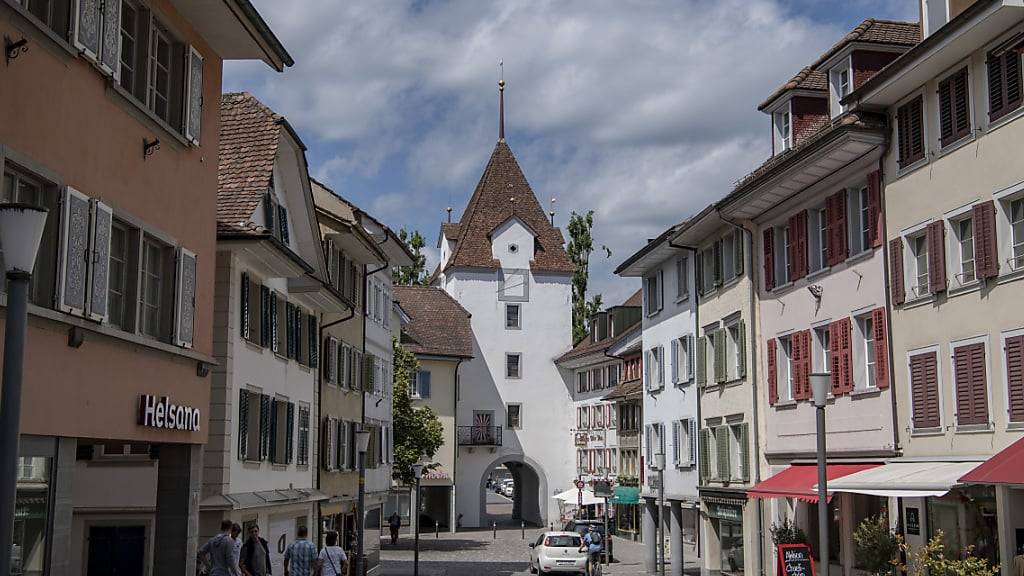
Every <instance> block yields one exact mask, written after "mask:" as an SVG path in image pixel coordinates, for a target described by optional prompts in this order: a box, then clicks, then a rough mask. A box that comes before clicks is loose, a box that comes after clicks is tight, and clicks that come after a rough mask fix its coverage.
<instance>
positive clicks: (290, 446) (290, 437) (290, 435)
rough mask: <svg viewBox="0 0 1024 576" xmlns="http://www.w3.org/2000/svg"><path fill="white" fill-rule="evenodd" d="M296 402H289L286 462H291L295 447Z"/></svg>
mask: <svg viewBox="0 0 1024 576" xmlns="http://www.w3.org/2000/svg"><path fill="white" fill-rule="evenodd" d="M294 442H295V403H293V402H289V403H288V431H287V433H286V434H285V448H284V463H285V464H291V463H292V456H294V452H295V448H294Z"/></svg>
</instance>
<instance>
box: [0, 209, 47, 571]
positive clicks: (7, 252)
mask: <svg viewBox="0 0 1024 576" xmlns="http://www.w3.org/2000/svg"><path fill="white" fill-rule="evenodd" d="M46 214H47V212H46V209H45V208H40V207H38V206H32V205H29V204H0V249H2V250H3V257H4V272H5V273H6V275H7V281H8V286H7V325H6V327H5V332H4V368H3V392H2V393H0V454H2V455H3V456H2V457H0V460H2V461H0V574H10V573H11V552H12V549H13V547H14V546H13V543H14V506H15V504H14V501H15V498H16V497H17V491H18V443H19V442H18V432H19V430H20V426H21V379H22V372H23V371H24V367H25V327H26V324H27V323H28V284H29V281H30V280H31V279H32V269H33V268H34V267H35V262H36V254H37V253H38V252H39V243H40V242H41V241H42V239H43V229H44V228H45V227H46Z"/></svg>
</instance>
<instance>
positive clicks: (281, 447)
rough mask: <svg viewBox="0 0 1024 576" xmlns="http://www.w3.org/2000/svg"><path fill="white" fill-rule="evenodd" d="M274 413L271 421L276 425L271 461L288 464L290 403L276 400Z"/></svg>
mask: <svg viewBox="0 0 1024 576" xmlns="http://www.w3.org/2000/svg"><path fill="white" fill-rule="evenodd" d="M272 409H273V411H274V413H273V414H272V415H271V417H270V420H271V422H273V425H274V431H273V434H274V442H273V444H272V446H273V455H272V458H271V461H272V462H273V463H274V464H288V460H289V457H290V456H291V454H290V449H291V447H290V446H289V445H288V444H289V443H290V441H291V433H290V432H291V431H290V430H289V429H288V423H289V421H288V402H287V401H286V400H279V399H275V400H274V403H273V407H272Z"/></svg>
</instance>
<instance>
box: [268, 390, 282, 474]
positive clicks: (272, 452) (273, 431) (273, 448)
mask: <svg viewBox="0 0 1024 576" xmlns="http://www.w3.org/2000/svg"><path fill="white" fill-rule="evenodd" d="M277 403H278V401H277V400H276V399H272V400H271V401H270V441H269V444H270V448H269V449H268V452H267V453H268V454H269V460H270V461H271V462H272V463H276V462H278V461H279V460H278V458H279V457H280V456H283V454H278V453H277Z"/></svg>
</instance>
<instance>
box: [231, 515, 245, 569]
mask: <svg viewBox="0 0 1024 576" xmlns="http://www.w3.org/2000/svg"><path fill="white" fill-rule="evenodd" d="M231 543H232V544H234V553H233V554H232V558H233V560H234V562H235V574H237V575H238V576H242V569H241V568H240V567H239V566H238V558H239V556H240V555H241V553H242V527H241V526H239V525H238V522H235V523H234V524H232V525H231Z"/></svg>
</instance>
